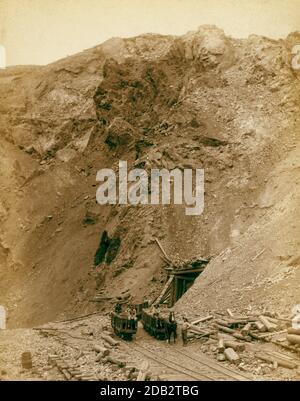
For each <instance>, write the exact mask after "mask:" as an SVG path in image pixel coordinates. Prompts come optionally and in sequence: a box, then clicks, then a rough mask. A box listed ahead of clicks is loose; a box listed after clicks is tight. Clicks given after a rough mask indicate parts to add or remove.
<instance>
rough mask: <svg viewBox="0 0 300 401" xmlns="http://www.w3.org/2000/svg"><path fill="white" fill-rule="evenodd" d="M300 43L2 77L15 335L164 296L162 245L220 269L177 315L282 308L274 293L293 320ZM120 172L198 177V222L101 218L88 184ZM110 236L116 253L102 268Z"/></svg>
mask: <svg viewBox="0 0 300 401" xmlns="http://www.w3.org/2000/svg"><path fill="white" fill-rule="evenodd" d="M297 40H299V35H298V34H296V33H295V34H292V35H290V36H289V37H288V38H287V39H286V40H279V41H274V40H270V39H267V38H263V37H259V36H255V35H253V36H250V37H249V38H248V39H243V40H239V39H233V38H230V37H226V36H225V35H224V32H223V31H221V30H219V29H218V28H216V27H213V26H203V27H200V28H199V29H198V30H197V31H194V32H189V33H188V34H186V35H184V36H182V37H172V36H160V35H143V36H139V37H136V38H131V39H112V40H109V41H107V42H105V43H104V44H102V45H100V46H97V47H95V48H94V49H91V50H87V51H85V52H83V53H81V54H78V55H75V56H72V57H68V58H66V59H64V60H61V61H58V62H56V63H53V64H50V65H48V66H45V67H26V68H25V67H24V68H21V67H19V68H8V69H7V70H6V71H3V72H0V88H1V90H0V111H1V114H0V123H1V124H0V127H1V128H0V132H1V135H0V142H1V143H0V172H1V181H0V189H1V192H0V221H1V226H0V266H1V269H0V304H3V305H5V306H6V307H7V309H8V315H9V324H10V325H11V326H14V327H15V326H24V325H25V326H30V325H32V324H35V323H43V322H46V321H49V320H53V319H56V318H57V317H58V316H60V317H62V316H67V315H68V316H69V315H74V314H77V313H83V312H84V313H85V312H91V311H93V310H94V309H97V308H98V309H103V308H106V307H110V305H106V304H105V303H94V302H90V301H91V300H93V298H94V296H95V294H96V293H99V292H101V294H102V296H103V298H105V297H108V296H110V297H112V296H117V295H119V294H120V293H125V292H126V291H128V292H130V294H131V295H132V297H133V299H134V300H135V301H139V300H141V299H143V298H153V297H155V296H157V293H158V292H159V290H160V289H161V287H162V286H163V283H164V281H165V280H166V273H165V271H164V269H163V267H164V261H163V260H162V258H161V253H160V250H159V248H158V247H157V243H156V241H155V238H158V239H159V240H160V241H161V243H162V244H163V246H164V248H165V250H166V252H167V254H168V255H170V256H172V258H174V259H176V260H185V259H193V258H201V257H205V258H211V257H212V258H213V261H212V263H210V265H209V267H208V268H207V272H206V273H204V274H203V275H201V277H200V278H199V279H198V281H197V283H196V284H195V286H194V287H193V288H192V289H191V290H190V291H189V292H188V293H187V295H186V297H185V298H184V300H183V301H182V303H181V305H182V308H187V307H191V306H192V305H193V306H194V307H195V308H196V307H197V308H199V309H209V308H211V307H212V306H213V307H215V306H216V305H217V306H220V307H221V306H222V307H223V306H225V304H226V303H228V304H230V305H231V307H232V303H233V304H234V305H237V306H240V304H241V305H242V304H243V305H245V304H248V302H250V298H251V297H255V300H258V301H260V302H261V303H266V304H267V303H272V300H273V301H274V303H276V300H277V297H281V296H282V293H283V292H284V294H288V296H287V297H286V302H285V303H284V305H285V304H286V307H290V306H291V305H292V304H293V303H295V302H296V301H297V299H298V301H299V288H298V287H297V285H296V284H297V281H296V280H295V278H297V277H298V279H299V268H297V267H294V266H291V267H288V272H287V271H286V268H287V266H286V265H287V264H288V263H289V258H291V257H293V256H294V255H295V254H296V253H297V252H296V250H297V247H298V245H299V242H298V239H299V237H298V236H297V232H298V225H297V221H296V219H295V216H296V213H297V210H298V209H297V205H298V203H297V199H298V195H297V193H298V192H299V191H297V189H298V188H297V185H296V182H297V171H298V170H297V168H298V167H297V149H298V142H297V140H298V133H299V128H300V125H299V105H300V102H299V100H300V99H299V96H300V95H299V94H300V91H299V89H300V87H299V74H297V73H296V72H295V71H294V70H293V69H292V67H291V57H292V55H291V48H292V46H293V45H294V44H295V43H297ZM119 160H126V161H127V162H128V166H129V168H131V167H133V166H134V167H143V168H146V169H149V168H153V167H159V168H167V169H173V168H176V167H178V168H180V169H183V168H204V170H205V211H204V213H203V214H202V215H201V216H186V215H185V208H184V207H182V206H164V207H162V206H141V205H140V206H118V205H116V206H114V205H107V206H100V205H98V204H97V203H96V199H95V194H96V189H97V182H96V174H97V171H98V170H99V169H101V168H113V169H117V166H118V162H119ZM104 232H106V233H107V236H108V238H109V239H110V241H112V242H111V243H113V245H112V246H111V247H110V248H108V249H106V250H105V255H104V257H103V258H102V259H98V258H97V257H96V254H97V252H98V251H99V249H100V247H99V244H100V241H101V238H103V233H104ZM100 245H101V244H100ZM109 249H110V250H111V251H110V252H109ZM264 249H265V250H264ZM262 250H264V252H263V253H262V254H261V255H260V256H258V257H257V258H255V256H256V254H257V253H259V252H261V251H262ZM98 256H99V255H98ZM252 259H253V261H251V260H252ZM95 260H96V261H97V263H98V262H101V263H100V264H99V265H97V266H95ZM277 262H278V263H277ZM97 263H96V264H97ZM297 263H298V262H297ZM274 268H275V269H274ZM277 274H278V275H279V276H280V279H279V281H277V278H276V280H275V279H274V280H275V281H274V283H273V281H272V280H273V278H272V277H273V276H274V277H275V276H276V277H277ZM297 275H298V276H297ZM279 276H278V277H279ZM282 277H283V278H282ZM265 279H266V280H268V279H270V280H271V281H272V283H271V284H270V286H269V287H268V288H267V289H266V287H265V284H263V283H265V281H264V280H265ZM285 284H286V285H285ZM245 285H246V286H249V287H251V286H254V287H253V288H252V287H251V288H252V289H251V291H250V290H249V291H248V292H246V289H245V288H244V287H245ZM243 288H244V290H243ZM277 289H278V291H277ZM233 290H236V291H238V292H240V293H241V296H240V301H239V302H238V300H239V297H238V296H236V295H234V294H235V292H234V291H233ZM279 290H280V291H281V292H280V291H279ZM246 293H247V294H249V299H248V295H247V297H246V296H245V297H244V295H243V294H246ZM242 295H243V297H242ZM262 295H263V296H262ZM278 299H281V298H278ZM225 300H226V302H225ZM227 300H228V302H227ZM221 301H222V304H221ZM219 304H220V305H219Z"/></svg>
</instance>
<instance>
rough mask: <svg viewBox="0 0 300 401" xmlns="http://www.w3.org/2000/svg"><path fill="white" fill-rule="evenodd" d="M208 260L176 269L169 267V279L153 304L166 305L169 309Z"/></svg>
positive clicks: (200, 260) (189, 285) (201, 270)
mask: <svg viewBox="0 0 300 401" xmlns="http://www.w3.org/2000/svg"><path fill="white" fill-rule="evenodd" d="M208 262H209V260H207V259H197V260H194V261H192V262H188V263H185V264H183V265H181V266H177V267H169V268H167V269H166V270H167V271H168V273H169V279H168V281H167V283H166V285H165V287H164V289H163V291H162V292H161V294H160V296H159V298H158V299H157V300H156V302H155V303H159V304H167V305H168V306H169V307H172V306H173V305H175V303H176V302H177V301H178V300H179V299H180V298H181V297H182V295H183V294H184V293H185V292H186V291H187V290H188V289H189V288H191V286H192V285H193V284H194V281H195V280H196V278H197V277H198V276H199V275H200V274H201V273H202V272H203V270H204V269H205V267H206V265H207V264H208Z"/></svg>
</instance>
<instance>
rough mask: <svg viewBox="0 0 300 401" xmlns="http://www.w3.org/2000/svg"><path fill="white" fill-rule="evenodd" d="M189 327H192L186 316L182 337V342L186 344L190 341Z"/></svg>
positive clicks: (182, 326)
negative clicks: (188, 335)
mask: <svg viewBox="0 0 300 401" xmlns="http://www.w3.org/2000/svg"><path fill="white" fill-rule="evenodd" d="M189 327H190V325H189V322H188V320H187V318H186V317H184V318H183V323H182V325H181V338H182V343H183V345H184V346H185V345H187V342H188V337H187V333H188V329H189Z"/></svg>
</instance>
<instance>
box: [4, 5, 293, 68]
mask: <svg viewBox="0 0 300 401" xmlns="http://www.w3.org/2000/svg"><path fill="white" fill-rule="evenodd" d="M202 24H214V25H217V26H219V27H220V28H223V29H224V30H225V32H226V34H228V35H231V36H235V37H247V36H248V35H249V34H251V33H256V34H260V35H264V36H269V37H273V38H279V37H286V36H287V35H288V34H289V33H290V32H293V31H296V30H299V31H300V0H0V46H1V45H2V46H4V47H5V49H6V58H7V64H8V65H17V64H47V63H49V62H52V61H55V60H57V59H59V58H62V57H65V56H67V55H71V54H74V53H77V52H79V51H82V50H84V49H87V48H89V47H93V46H96V45H97V44H100V43H102V42H103V41H105V40H106V39H109V38H111V37H116V36H119V37H130V36H136V35H139V34H142V33H149V32H152V33H162V34H173V35H181V34H184V33H186V32H187V31H190V30H194V29H196V28H197V27H198V26H199V25H202Z"/></svg>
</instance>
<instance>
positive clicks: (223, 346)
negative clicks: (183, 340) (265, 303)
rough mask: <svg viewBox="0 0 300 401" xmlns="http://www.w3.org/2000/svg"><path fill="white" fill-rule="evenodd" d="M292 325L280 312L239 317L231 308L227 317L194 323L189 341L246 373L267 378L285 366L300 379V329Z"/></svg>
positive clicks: (215, 316) (218, 314)
mask: <svg viewBox="0 0 300 401" xmlns="http://www.w3.org/2000/svg"><path fill="white" fill-rule="evenodd" d="M291 324H292V321H291V318H283V317H279V316H277V315H276V313H270V312H266V311H264V314H261V313H260V312H258V313H255V312H254V311H248V313H247V314H244V315H237V314H233V313H232V311H231V310H230V309H228V310H227V313H226V314H225V313H215V314H213V315H209V316H207V317H202V318H198V319H196V320H194V321H192V322H191V324H190V328H189V340H190V341H192V342H193V341H197V340H200V341H201V343H202V346H201V350H202V351H203V352H206V353H208V354H209V355H211V356H214V358H216V359H217V361H218V362H225V361H228V362H230V363H232V364H235V365H237V367H238V368H239V369H240V370H242V371H245V372H247V371H248V372H252V373H254V374H258V375H259V374H263V375H265V374H271V372H272V371H273V370H275V369H277V368H278V367H281V368H286V369H291V370H295V377H296V378H299V377H300V347H299V345H300V343H299V340H300V337H299V336H300V330H298V329H295V328H292V327H290V326H291ZM271 344H272V346H273V347H272V348H270V347H269V346H270V345H271ZM266 345H267V347H266ZM278 350H280V352H278ZM284 351H289V352H284ZM259 361H263V362H264V364H261V363H260V362H259Z"/></svg>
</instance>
